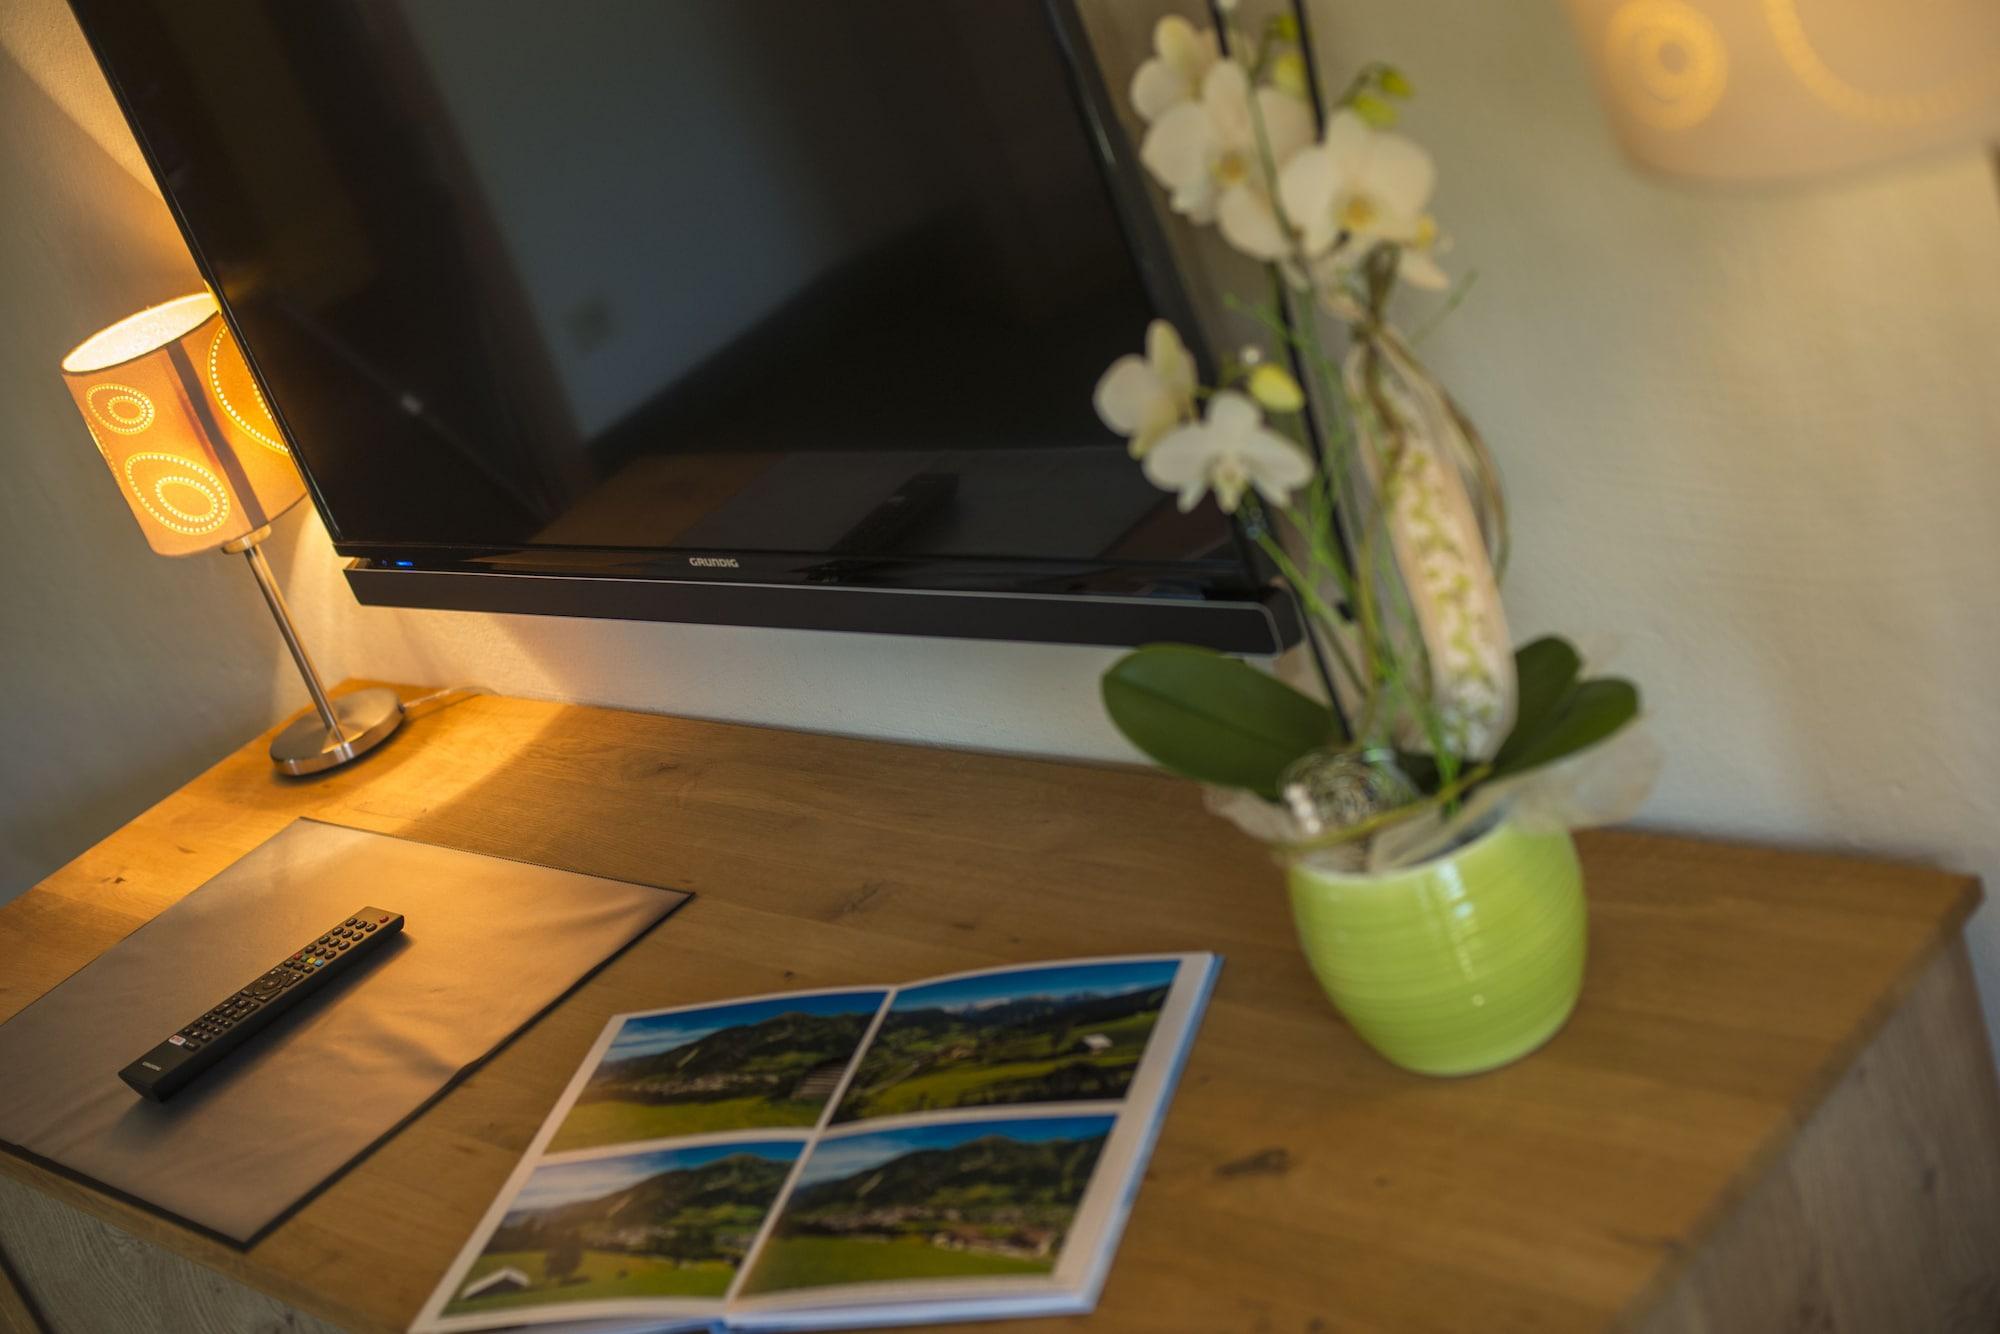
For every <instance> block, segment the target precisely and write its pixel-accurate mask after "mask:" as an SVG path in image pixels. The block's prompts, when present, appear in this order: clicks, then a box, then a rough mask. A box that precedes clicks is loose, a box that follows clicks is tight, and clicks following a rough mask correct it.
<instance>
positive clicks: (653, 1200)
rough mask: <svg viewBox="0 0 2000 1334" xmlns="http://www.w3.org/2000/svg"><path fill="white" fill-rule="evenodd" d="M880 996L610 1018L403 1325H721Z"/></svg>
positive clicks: (804, 996) (795, 995) (812, 996)
mask: <svg viewBox="0 0 2000 1334" xmlns="http://www.w3.org/2000/svg"><path fill="white" fill-rule="evenodd" d="M892 994H893V993H892V992H891V991H890V990H888V989H886V988H875V989H868V990H843V991H822V992H790V993H785V994H781V995H775V996H763V997H753V998H750V999H746V1000H740V1001H730V1002H725V1003H722V1004H716V1005H702V1006H691V1007H682V1008H677V1009H671V1010H657V1011H650V1012H646V1013H639V1014H627V1015H619V1016H617V1017H615V1018H613V1019H612V1020H611V1021H610V1023H609V1024H608V1025H607V1026H606V1028H605V1031H604V1033H603V1034H602V1036H600V1037H599V1039H598V1041H597V1044H596V1046H595V1047H593V1048H592V1050H591V1054H590V1057H589V1059H587V1060H586V1061H585V1062H584V1064H583V1066H582V1068H581V1069H579V1070H578V1072H577V1074H576V1077H575V1078H574V1079H573V1080H572V1081H571V1083H570V1086H569V1089H568V1090H567V1091H566V1092H565V1093H564V1095H563V1097H562V1100H561V1101H560V1102H558V1103H557V1104H556V1107H555V1109H554V1111H553V1112H551V1113H550V1115H549V1117H548V1119H547V1121H545V1122H544V1124H543V1126H542V1129H541V1132H540V1133H539V1134H538V1135H537V1136H536V1138H535V1142H534V1144H533V1145H532V1147H531V1148H530V1149H529V1151H528V1153H527V1154H526V1155H525V1156H524V1157H523V1159H522V1161H521V1163H520V1165H519V1166H518V1167H517V1168H516V1169H515V1171H514V1174H513V1175H512V1176H511V1177H510V1178H509V1180H508V1182H507V1185H506V1187H505V1188H504V1189H503V1190H502V1191H501V1193H500V1196H499V1198H498V1199H496V1200H495V1201H494V1204H493V1207H492V1208H491V1209H490V1210H489V1211H488V1213H487V1215H486V1217H485V1219H483V1220H482V1221H481V1223H480V1226H479V1228H478V1229H477V1230H475V1231H474V1233H473V1236H472V1239H471V1241H470V1242H469V1243H468V1244H467V1245H466V1247H465V1249H464V1250H463V1251H462V1252H461V1253H460V1255H459V1257H458V1259H457V1261H455V1262H454V1263H453V1265H452V1267H451V1269H450V1270H449V1271H447V1273H446V1275H445V1278H444V1281H443V1282H442V1283H441V1284H440V1285H439V1287H438V1291H437V1292H436V1293H434V1294H433V1295H432V1298H431V1300H430V1302H429V1303H427V1304H426V1306H425V1308H424V1311H423V1314H422V1315H420V1316H419V1317H418V1319H417V1321H416V1323H415V1324H414V1325H413V1326H412V1328H413V1329H418V1330H438V1331H443V1330H462V1329H489V1328H498V1327H504V1326H515V1325H532V1324H549V1323H571V1322H582V1321H599V1320H607V1319H616V1318H624V1317H641V1318H646V1319H650V1320H656V1321H657V1320H670V1319H673V1318H674V1317H682V1316H684V1317H686V1319H687V1322H688V1323H687V1325H686V1327H688V1328H703V1327H706V1326H708V1325H709V1324H711V1323H713V1322H715V1321H716V1320H719V1319H720V1318H721V1315H722V1313H723V1310H724V1298H725V1296H726V1295H727V1294H728V1292H729V1291H730V1289H731V1288H732V1287H733V1286H734V1285H735V1284H736V1282H737V1279H738V1274H739V1270H740V1269H741V1268H742V1266H743V1263H744V1261H745V1259H746V1257H747V1256H748V1255H749V1254H750V1252H751V1250H752V1248H753V1246H754V1244H755V1241H756V1239H757V1238H758V1237H759V1236H760V1235H762V1233H763V1232H764V1231H765V1230H766V1225H767V1223H768V1221H769V1217H770V1215H771V1213H772V1209H773V1206H774V1205H775V1204H776V1203H777V1202H778V1200H779V1199H780V1197H781V1196H782V1195H783V1194H784V1192H785V1190H786V1188H787V1187H788V1186H789V1184H790V1182H791V1180H792V1178H793V1176H794V1175H795V1172H796V1169H797V1168H798V1166H799V1164H800V1163H801V1162H802V1161H803V1159H804V1156H805V1151H806V1148H807V1145H808V1143H809V1141H810V1140H811V1139H812V1137H813V1134H814V1132H815V1130H816V1128H817V1127H818V1125H819V1124H820V1123H821V1122H822V1121H823V1120H824V1119H825V1117H826V1116H827V1115H828V1113H829V1111H830V1109H831V1106H832V1104H833V1102H834V1099H835V1098H836V1097H837V1096H838V1095H839V1094H840V1093H841V1092H842V1091H843V1090H844V1088H845V1085H846V1083H847V1080H848V1077H849V1075H850V1074H851V1073H852V1070H853V1066H854V1064H855V1058H856V1057H857V1055H858V1053H859V1050H860V1048H861V1044H862V1039H863V1037H864V1036H865V1035H866V1034H867V1033H868V1032H869V1030H870V1029H871V1028H872V1027H873V1026H874V1024H875V1022H876V1020H877V1018H878V1016H879V1014H880V1013H881V1011H882V1010H883V1008H884V1006H885V1005H886V1003H887V1001H888V1000H889V998H890V997H891V995H892ZM675 1327H679V1326H675Z"/></svg>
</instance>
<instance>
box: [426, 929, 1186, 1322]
mask: <svg viewBox="0 0 2000 1334" xmlns="http://www.w3.org/2000/svg"><path fill="white" fill-rule="evenodd" d="M1219 963H1220V961H1219V960H1218V959H1217V958H1216V957H1215V956H1214V955H1208V954H1187V955H1157V956H1135V957H1130V958H1115V959H1082V960H1073V961H1067V962H1060V963H1049V964H1035V965H1026V966H1021V967H1012V968H1000V969H989V970H984V971H981V972H976V973H966V974H957V975H953V976H951V977H944V978H937V979H932V980H930V981H926V982H922V983H918V984H915V985H912V986H909V987H904V988H901V989H893V988H871V989H850V990H839V991H819V992H794V993H785V994H780V995H774V996H762V997H752V998H749V999H745V1000H740V1001H729V1002H723V1003H718V1004H713V1005H701V1006H689V1007H681V1008H676V1009H669V1010H658V1011H649V1012H644V1013H638V1014H628V1015H619V1016H616V1017H614V1018H613V1019H612V1020H611V1021H610V1023H609V1024H608V1025H607V1026H606V1028H605V1031H604V1033H603V1034H602V1035H601V1036H600V1037H599V1039H598V1041H597V1043H596V1045H595V1046H594V1047H593V1049H592V1051H591V1053H590V1056H589V1058H588V1059H587V1060H586V1061H585V1062H584V1064H583V1066H582V1067H581V1068H580V1069H579V1070H578V1071H577V1074H576V1076H575V1078H574V1079H573V1080H572V1081H571V1084H570V1086H569V1088H568V1090H567V1091H566V1092H565V1093H564V1095H563V1097H562V1099H561V1100H560V1101H559V1102H558V1103H557V1105H556V1107H555V1109H554V1110H553V1111H552V1112H551V1113H550V1115H549V1117H548V1119H547V1120H546V1121H545V1122H544V1124H543V1127H542V1129H541V1131H540V1132H539V1133H538V1134H537V1136H536V1138H535V1141H534V1143H533V1145H532V1146H531V1147H530V1148H529V1151H528V1152H527V1154H526V1155H524V1157H523V1159H522V1161H521V1163H520V1164H519V1166H518V1167H517V1168H516V1169H515V1171H514V1173H513V1175H512V1176H511V1177H510V1178H509V1180H508V1182H507V1185H506V1187H505V1188H504V1189H503V1190H502V1191H501V1193H500V1195H499V1197H498V1198H497V1199H496V1200H495V1201H494V1204H493V1206H492V1208H491V1209H490V1210H489V1211H488V1213H487V1215H486V1217H485V1218H484V1219H483V1220H482V1221H481V1223H480V1225H479V1227H478V1228H477V1229H476V1230H475V1231H474V1233H473V1235H472V1238H471V1240H470V1241H469V1242H468V1243H467V1245H466V1246H465V1248H464V1249H463V1251H461V1253H460V1255H459V1257H458V1259H457V1260H456V1261H455V1262H454V1263H453V1265H452V1267H451V1268H450V1269H449V1270H448V1271H447V1273H446V1275H445V1277H444V1279H443V1281H442V1282H441V1283H440V1284H439V1287H438V1290H437V1292H436V1293H434V1294H433V1295H432V1298H431V1300H430V1301H429V1302H428V1303H427V1304H426V1306H425V1308H424V1311H423V1313H422V1314H421V1315H420V1316H419V1317H418V1319H417V1321H416V1322H415V1324H414V1325H413V1326H412V1329H414V1330H421V1331H450V1330H472V1329H491V1328H500V1327H512V1326H522V1325H538V1324H540V1325H547V1324H564V1325H571V1324H574V1325H578V1326H583V1325H585V1324H591V1323H599V1322H607V1321H620V1320H644V1321H646V1322H648V1323H647V1325H646V1327H647V1328H655V1329H702V1328H710V1327H713V1326H714V1325H716V1324H719V1323H725V1322H726V1323H727V1324H728V1325H729V1326H731V1327H735V1328H742V1329H760V1328H768V1329H785V1328H800V1329H804V1328H816V1327H834V1326H839V1325H847V1324H856V1323H866V1322H868V1321H870V1320H872V1319H877V1318H879V1319H894V1320H900V1321H909V1320H914V1319H926V1320H945V1319H954V1318H957V1319H965V1318H974V1317H980V1316H991V1315H1001V1314H1035V1313H1058V1312H1068V1311H1081V1310H1087V1309H1089V1308H1090V1306H1091V1305H1092V1304H1093V1303H1094V1302H1095V1299H1096V1294H1097V1291H1098V1289H1099V1287H1100V1286H1101V1285H1102V1282H1103V1278H1104V1274H1105V1272H1106V1270H1107V1268H1108V1267H1109V1265H1110V1262H1111V1259H1112V1255H1113V1253H1114V1251H1115V1248H1116V1244H1117V1239H1118V1234H1119V1231H1120V1229H1121V1227H1122V1226H1123V1222H1124V1217H1125V1213H1126V1211H1127V1209H1128V1208H1129V1206H1130V1204H1131V1200H1132V1196H1133V1194H1134V1192H1135V1191H1136V1189H1137V1186H1138V1181H1139V1177H1140V1174H1141V1173H1142V1171H1143V1169H1144V1166H1145V1160H1146V1157H1147V1155H1148V1154H1149V1153H1150V1151H1151V1146H1152V1142H1153V1139H1154V1137H1155V1136H1156V1134H1157V1133H1158V1129H1159V1125H1160V1120H1161V1116H1162V1114H1163V1112H1164V1109H1165V1104H1166V1100H1167V1098H1168V1097H1169V1096H1170V1094H1171V1091H1172V1087H1173V1084H1174V1081H1175V1079H1176V1078H1177V1077H1178V1074H1179V1070H1180V1066H1181V1064H1182V1061H1183V1060H1184V1058H1185V1056H1186V1052H1187V1049H1188V1046H1189V1044H1190V1043H1191V1041H1192V1038H1193V1033H1194V1029H1195V1025H1196V1023H1197V1022H1198V1020H1199V1018H1200V1014H1201V1010H1202V1007H1203V1006H1204V1004H1205V1003H1206V1000H1207V996H1208V992H1209V989H1210V987H1211V986H1212V984H1213V980H1214V976H1215V972H1216V969H1217V968H1218V966H1219Z"/></svg>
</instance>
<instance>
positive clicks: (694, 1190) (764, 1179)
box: [445, 1141, 804, 1315]
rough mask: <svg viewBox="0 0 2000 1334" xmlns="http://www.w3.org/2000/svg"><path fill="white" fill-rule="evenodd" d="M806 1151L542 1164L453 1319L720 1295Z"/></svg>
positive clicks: (764, 1149) (705, 1149)
mask: <svg viewBox="0 0 2000 1334" xmlns="http://www.w3.org/2000/svg"><path fill="white" fill-rule="evenodd" d="M803 1147H804V1146H803V1145H802V1144H800V1143H796V1142H792V1141H784V1142H746V1143H736V1144H707V1145H701V1146H699V1147H695V1148H685V1149H662V1150H655V1151H653V1152H650V1153H640V1154H630V1155H624V1156H620V1157H615V1158H597V1159H588V1160H585V1161H582V1162H568V1163H556V1164H551V1165H549V1166H546V1167H542V1168H539V1169H538V1170H536V1172H535V1173H534V1174H533V1175H532V1176H530V1177H529V1178H528V1181H527V1183H526V1184H525V1185H524V1186H523V1187H522V1188H521V1193H520V1194H519V1195H518V1196H516V1197H515V1199H514V1201H513V1203H512V1205H511V1207H509V1209H508V1210H507V1213H506V1216H505V1217H504V1218H503V1219H502V1220H501V1222H500V1225H499V1227H497V1228H496V1229H494V1232H493V1235H492V1236H490V1237H489V1238H487V1240H486V1245H485V1247H484V1249H483V1250H482V1251H481V1253H480V1256H479V1258H478V1259H477V1260H476V1261H474V1262H473V1265H472V1268H471V1269H470V1270H468V1271H467V1273H466V1276H465V1278H464V1280H463V1281H462V1282H461V1283H460V1284H459V1287H458V1291H457V1294H456V1295H455V1296H454V1297H453V1299H452V1301H451V1302H450V1303H449V1304H448V1305H447V1306H446V1307H445V1314H447V1315H466V1314H472V1313H476V1312H481V1311H492V1310H500V1309H506V1308H511V1307H519V1306H537V1305H542V1304H545V1303H549V1302H571V1301H591V1300H595V1299H599V1298H609V1297H691V1298H719V1297H721V1296H722V1295H723V1294H724V1293H725V1292H727V1291H728V1288H729V1285H730V1283H731V1281H732V1280H733V1279H734V1278H735V1276H736V1269H737V1266H739V1265H740V1264H742V1262H743V1257H744V1254H745V1252H746V1251H747V1250H748V1249H749V1246H750V1243H751V1242H752V1241H753V1240H755V1239H756V1235H757V1232H758V1229H759V1228H760V1227H762V1226H763V1222H764V1216H765V1214H766V1213H767V1212H769V1210H770V1208H771V1205H772V1203H773V1202H774V1201H775V1200H776V1199H777V1197H778V1192H779V1190H780V1189H782V1188H783V1186H784V1184H785V1179H786V1177H787V1176H789V1175H790V1173H791V1170H792V1164H793V1163H794V1162H795V1161H796V1160H797V1158H798V1155H799V1153H800V1152H801V1151H802V1149H803Z"/></svg>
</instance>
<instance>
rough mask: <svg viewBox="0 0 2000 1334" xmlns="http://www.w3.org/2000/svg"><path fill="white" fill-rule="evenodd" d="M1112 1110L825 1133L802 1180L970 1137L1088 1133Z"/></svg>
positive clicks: (826, 1177) (830, 1176) (1037, 1138)
mask: <svg viewBox="0 0 2000 1334" xmlns="http://www.w3.org/2000/svg"><path fill="white" fill-rule="evenodd" d="M1116 1119H1117V1118H1116V1117H1112V1116H1035V1117H1012V1118H1009V1119H1007V1120H1001V1121H947V1122H944V1123H943V1124H939V1125H927V1126H905V1127H902V1128H900V1129H897V1130H877V1131H871V1132H870V1133H868V1134H866V1135H850V1136H846V1137H843V1138H841V1139H823V1140H821V1141H820V1142H819V1147H817V1148H815V1149H814V1150H813V1152H812V1157H811V1158H809V1159H807V1160H806V1170H805V1171H804V1172H803V1173H801V1174H800V1176H799V1185H800V1186H801V1187H804V1186H815V1185H818V1184H819V1183H820V1182H822V1181H838V1180H839V1179H840V1178H842V1177H847V1176H853V1175H854V1174H855V1173H856V1172H865V1171H867V1170H868V1169H869V1168H871V1167H874V1166H876V1165H877V1164H880V1163H886V1162H888V1161H889V1160H890V1159H891V1158H900V1157H902V1156H903V1155H904V1154H906V1153H915V1152H917V1151H918V1150H919V1149H949V1148H953V1147H955V1146H957V1145H960V1144H964V1143H966V1142H967V1141H970V1140H975V1139H985V1138H986V1137H987V1136H988V1135H1004V1136H1006V1137H1007V1138H1008V1139H1011V1140H1016V1141H1018V1142H1020V1143H1022V1144H1040V1143H1042V1142H1043V1141H1045V1140H1052V1139H1089V1138H1090V1137H1091V1136H1093V1135H1102V1134H1104V1133H1105V1132H1106V1131H1108V1130H1110V1129H1111V1123H1112V1122H1113V1121H1115V1120H1116Z"/></svg>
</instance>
